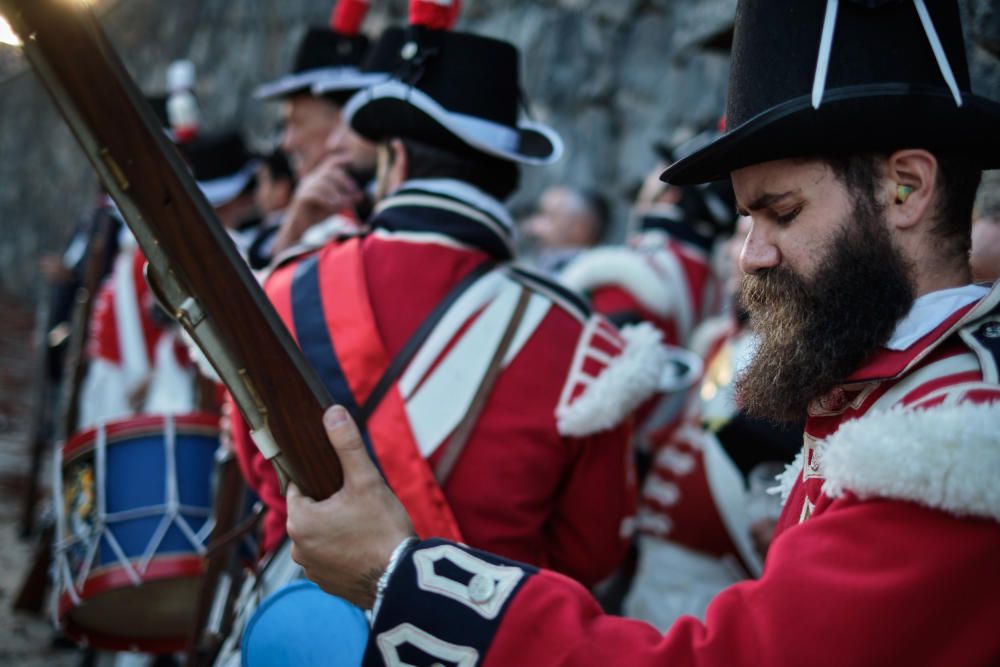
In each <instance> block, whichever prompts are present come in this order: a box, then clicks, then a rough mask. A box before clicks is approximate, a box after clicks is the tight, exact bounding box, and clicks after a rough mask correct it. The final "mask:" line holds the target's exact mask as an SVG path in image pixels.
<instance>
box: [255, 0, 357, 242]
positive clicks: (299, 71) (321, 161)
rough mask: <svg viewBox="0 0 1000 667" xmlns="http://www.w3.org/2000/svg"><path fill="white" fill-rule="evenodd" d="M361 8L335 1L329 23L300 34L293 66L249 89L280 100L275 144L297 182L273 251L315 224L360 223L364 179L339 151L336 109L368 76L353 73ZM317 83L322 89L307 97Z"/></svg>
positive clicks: (349, 0)
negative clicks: (279, 126)
mask: <svg viewBox="0 0 1000 667" xmlns="http://www.w3.org/2000/svg"><path fill="white" fill-rule="evenodd" d="M367 9H368V3H367V2H364V1H363V0H339V2H338V3H337V4H336V6H335V7H334V9H333V11H332V12H331V16H330V25H329V26H323V27H313V28H309V29H308V30H307V31H306V33H305V35H304V36H303V38H302V42H301V43H300V45H299V49H298V52H297V53H296V55H295V61H294V64H293V66H292V71H291V72H290V73H289V74H287V75H285V76H283V77H281V78H279V79H276V80H274V81H271V82H269V83H266V84H264V85H262V86H260V87H259V88H258V89H257V91H256V93H255V97H256V98H257V99H260V100H274V101H280V102H281V105H282V106H281V115H282V122H283V126H284V129H283V131H282V136H281V148H282V150H283V151H284V152H285V154H286V155H287V156H288V159H289V161H290V163H291V166H292V169H293V171H294V173H295V176H296V178H297V179H298V181H299V183H298V187H297V190H296V194H295V198H294V199H293V201H292V203H291V205H290V206H289V208H288V211H287V213H286V215H285V216H284V218H283V220H282V224H281V227H280V229H279V230H278V232H277V234H276V235H275V237H274V241H273V248H272V252H273V253H274V254H278V253H281V252H282V251H284V250H286V249H287V248H289V247H291V246H293V245H295V244H296V243H298V242H299V240H300V239H301V238H302V236H303V234H305V233H306V231H307V230H308V229H310V228H311V227H314V226H315V225H318V224H319V223H321V222H324V221H327V222H326V226H327V227H330V228H332V229H331V230H329V231H327V232H322V233H321V235H322V234H328V233H336V232H338V231H343V230H344V229H350V228H353V227H357V225H358V224H359V223H360V222H362V221H363V216H359V215H358V212H357V210H356V207H357V206H358V205H359V204H361V203H362V201H363V200H364V192H363V188H364V185H365V183H363V182H362V183H360V184H359V182H358V180H360V179H357V178H355V177H354V176H353V175H352V172H351V157H350V153H349V151H345V150H343V145H344V141H345V140H344V139H342V138H340V133H341V132H342V128H343V125H344V123H343V118H342V114H341V107H342V106H343V104H344V102H345V101H346V100H347V99H348V98H349V97H350V96H351V95H352V94H354V93H355V92H357V91H358V90H360V89H361V88H363V87H364V86H365V85H366V84H367V83H368V82H369V81H370V78H369V77H366V76H365V75H364V74H363V73H362V72H361V70H360V66H361V63H362V61H363V60H364V58H365V55H366V54H367V52H368V39H367V38H366V37H365V36H364V35H363V34H361V33H360V28H361V23H362V21H364V17H365V13H366V12H367ZM320 83H323V85H324V88H323V93H322V94H314V92H313V90H314V88H315V87H316V86H317V85H318V84H320ZM338 149H339V150H338Z"/></svg>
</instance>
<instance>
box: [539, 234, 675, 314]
mask: <svg viewBox="0 0 1000 667" xmlns="http://www.w3.org/2000/svg"><path fill="white" fill-rule="evenodd" d="M673 277H674V276H671V278H673ZM682 278H683V276H682ZM559 281H560V282H562V283H563V284H564V285H567V286H568V287H570V288H572V289H574V290H576V291H578V292H584V293H586V292H588V291H590V290H592V289H595V288H598V287H602V286H606V285H618V286H620V287H622V288H623V289H625V290H626V291H627V292H629V293H630V294H632V296H634V297H635V298H636V300H638V301H639V303H641V304H642V305H643V306H644V307H645V308H647V309H648V310H649V311H650V312H652V313H655V314H656V315H658V316H659V317H666V316H668V315H669V314H670V313H671V312H672V311H673V310H674V308H676V307H677V303H676V301H677V300H676V296H675V291H674V290H673V289H664V276H663V275H661V274H660V273H659V272H657V270H656V268H654V267H653V265H652V264H650V262H649V261H648V259H647V256H645V255H643V254H642V253H639V252H637V251H636V250H633V249H630V248H622V247H609V248H596V249H594V250H588V251H587V252H585V253H583V254H582V255H580V256H579V257H578V258H576V259H575V260H573V262H571V263H570V264H569V266H567V267H566V268H565V269H564V270H563V272H562V273H561V274H560V276H559ZM669 284H674V285H677V286H683V285H684V281H683V279H682V280H680V281H672V282H671V283H669Z"/></svg>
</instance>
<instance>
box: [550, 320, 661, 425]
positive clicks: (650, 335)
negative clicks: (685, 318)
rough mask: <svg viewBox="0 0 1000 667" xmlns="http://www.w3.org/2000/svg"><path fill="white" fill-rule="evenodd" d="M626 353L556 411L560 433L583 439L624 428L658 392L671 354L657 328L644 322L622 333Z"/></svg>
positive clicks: (626, 328)
mask: <svg viewBox="0 0 1000 667" xmlns="http://www.w3.org/2000/svg"><path fill="white" fill-rule="evenodd" d="M621 335H622V338H624V339H625V349H624V350H623V351H622V353H621V355H619V356H617V357H615V358H614V359H613V360H612V361H611V363H609V364H608V366H607V368H605V369H604V371H603V372H602V373H601V374H600V375H599V376H597V379H595V380H594V381H593V382H591V383H590V385H589V386H588V387H587V389H586V390H585V391H584V392H583V394H581V395H580V396H579V397H577V399H576V400H574V401H573V402H572V403H570V404H569V405H567V406H565V407H564V408H562V409H560V410H557V411H556V418H557V419H558V422H557V425H558V428H559V433H560V434H562V435H564V436H571V437H582V436H585V435H591V434H593V433H597V432H599V431H604V430H607V429H610V428H613V427H614V426H616V425H618V424H620V423H621V422H622V420H623V419H625V418H626V417H627V416H628V415H629V413H631V412H632V410H634V409H635V408H636V407H638V406H639V404H640V403H642V402H643V401H644V400H646V399H647V398H649V397H650V396H651V395H653V393H654V392H656V390H657V388H658V387H659V384H660V378H661V377H662V375H663V370H664V368H665V366H666V365H667V363H668V362H669V360H670V352H669V350H668V349H667V347H666V346H664V345H663V344H662V343H661V342H660V339H661V337H662V336H661V334H660V332H659V331H657V330H656V328H655V327H653V325H651V324H649V323H648V322H643V323H642V324H638V325H636V326H630V327H625V328H624V329H622V331H621Z"/></svg>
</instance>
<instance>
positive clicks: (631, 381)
mask: <svg viewBox="0 0 1000 667" xmlns="http://www.w3.org/2000/svg"><path fill="white" fill-rule="evenodd" d="M374 57H375V58H376V59H381V61H382V64H381V65H380V67H381V68H382V70H383V71H387V72H397V73H398V76H399V77H401V78H390V79H388V80H386V81H385V82H384V83H382V84H378V85H376V86H374V87H372V88H370V89H368V90H366V91H362V92H361V93H359V94H358V95H357V96H356V97H355V98H352V100H350V101H349V102H348V103H347V105H346V106H345V109H344V112H345V114H346V115H347V117H348V118H349V119H350V123H351V125H352V126H353V128H354V129H355V131H357V132H358V133H359V134H361V135H362V136H364V137H366V138H368V139H369V140H371V141H375V142H378V143H379V151H380V165H381V170H382V171H381V173H382V176H381V178H380V181H379V185H380V188H381V190H382V191H383V192H385V193H386V194H385V196H384V197H383V198H382V199H381V200H380V201H379V203H378V205H377V207H376V209H375V214H374V216H373V217H372V219H371V220H370V221H369V225H370V227H371V229H372V231H371V232H370V233H369V234H366V235H364V236H362V237H357V238H352V239H349V240H345V241H341V242H339V243H333V244H328V245H326V246H325V247H323V248H322V249H321V250H319V251H318V252H315V253H312V254H309V255H306V256H302V257H299V258H296V259H294V260H292V261H289V262H287V263H286V264H283V265H281V266H279V267H278V268H277V269H276V270H275V271H274V272H273V273H272V274H271V276H270V278H269V279H268V281H267V283H266V291H267V292H268V294H269V295H270V297H271V299H272V300H273V302H274V303H275V306H276V307H277V310H278V312H279V314H280V315H281V316H282V318H283V319H284V320H285V322H286V323H287V324H288V325H289V328H290V329H291V330H292V332H293V334H294V336H295V337H296V340H297V342H298V344H299V345H300V347H301V348H302V349H303V351H304V352H305V354H306V356H307V358H308V359H309V360H310V362H311V363H312V365H313V366H314V367H315V368H316V369H317V370H318V371H319V374H320V376H321V377H322V379H323V380H324V382H325V383H326V384H327V387H328V389H329V390H330V392H331V394H332V395H333V396H334V398H335V399H336V400H337V401H338V402H339V403H341V404H342V405H345V406H348V409H349V410H350V412H351V413H352V416H353V417H354V418H355V419H356V420H357V421H358V422H359V423H361V424H362V428H363V431H364V440H365V445H366V447H367V448H368V449H369V451H370V452H371V455H372V458H373V459H374V460H375V461H376V462H377V465H378V466H379V469H380V471H381V473H382V474H383V475H384V476H385V479H386V480H387V481H388V483H389V484H390V486H391V487H392V488H393V490H394V492H395V493H396V494H397V495H398V496H399V497H400V499H401V500H402V502H403V503H404V505H406V507H407V510H408V512H409V513H410V515H411V516H412V517H413V521H414V524H415V529H416V531H417V532H418V534H420V535H422V536H424V537H431V536H438V537H448V538H450V539H455V540H461V541H463V542H465V543H468V544H471V545H475V546H478V547H481V548H485V549H489V550H492V551H496V552H498V553H501V554H504V555H506V556H508V557H511V558H516V559H518V560H522V561H525V562H530V563H535V564H538V565H541V566H545V567H551V568H553V569H556V570H558V571H560V572H563V573H565V574H567V575H569V576H571V577H573V578H574V579H577V580H579V581H581V582H583V583H585V584H588V585H589V584H593V583H595V582H597V581H598V580H600V579H601V578H603V577H604V576H606V575H607V574H608V573H609V572H610V571H611V570H612V569H613V568H614V567H615V566H616V565H617V564H618V562H619V560H620V559H621V557H622V555H623V553H624V550H625V548H626V546H627V544H628V538H629V536H630V530H631V525H632V518H633V514H634V509H635V494H636V490H635V485H634V476H633V474H632V471H631V459H630V448H629V434H630V426H631V422H630V414H631V412H632V410H633V409H634V408H635V407H636V406H637V405H638V404H639V403H640V402H641V401H643V400H644V399H646V398H647V397H648V396H649V395H651V393H652V392H653V391H654V390H655V389H656V385H657V381H658V379H659V375H660V372H661V370H662V369H663V367H664V365H665V361H666V350H665V349H664V348H663V347H662V346H661V345H660V344H659V342H658V341H659V338H660V337H659V334H658V333H657V332H656V331H655V330H654V329H653V328H652V327H650V326H648V325H645V326H639V327H633V328H630V329H625V330H622V331H618V330H617V329H616V328H615V327H614V326H612V325H611V324H610V323H609V322H608V321H607V320H605V319H604V318H602V317H600V316H597V315H594V314H592V313H591V312H590V311H589V310H588V309H587V307H586V306H585V305H584V304H582V303H581V302H580V301H579V300H578V299H577V298H576V297H575V296H574V295H573V294H572V293H570V292H568V291H567V290H565V289H563V288H560V287H559V286H557V285H555V284H553V283H551V282H549V281H548V280H546V279H545V278H543V277H541V276H539V275H536V274H534V273H531V272H529V271H526V270H523V269H521V268H518V267H516V266H513V265H512V264H511V263H510V260H511V259H512V256H513V250H512V248H513V238H512V237H513V232H514V227H513V223H512V221H511V218H510V216H509V214H508V213H507V211H506V210H505V209H504V207H503V205H502V204H501V203H500V202H501V200H503V199H505V198H506V197H507V196H509V195H510V194H511V193H512V192H513V190H514V189H515V187H516V184H517V181H518V174H519V167H518V164H519V163H521V164H524V163H526V164H546V163H549V162H552V161H553V160H555V159H556V158H557V157H558V156H559V154H560V152H561V143H560V141H559V138H558V136H557V135H556V134H555V133H554V132H553V131H552V130H550V129H549V128H546V127H543V126H539V125H535V124H529V123H518V121H517V112H518V108H519V106H518V105H519V102H518V92H517V91H518V88H517V51H516V50H515V49H514V48H513V47H512V46H510V45H509V44H507V43H504V42H500V41H496V40H492V39H487V38H483V37H478V36H475V35H470V34H463V33H453V32H446V31H440V30H432V29H430V28H427V27H426V26H411V27H410V28H409V29H407V30H401V29H399V30H390V31H388V32H387V33H386V34H385V35H384V36H383V37H382V39H381V40H380V42H379V43H378V45H377V46H376V47H375V56H374ZM472 63H478V64H479V66H478V67H471V66H470V65H471V64H472ZM485 63H492V64H491V67H492V68H493V71H494V73H493V75H492V78H491V79H490V80H489V81H484V80H482V78H481V76H480V69H479V67H482V66H483V65H484V64H485ZM410 80H412V81H416V84H415V85H410V84H407V83H404V81H410ZM472 93H474V94H472ZM236 435H237V438H236V440H237V444H238V451H239V452H240V457H241V460H242V462H243V467H244V469H245V471H246V472H247V476H248V478H249V479H250V480H251V482H252V484H253V485H254V486H255V487H256V489H257V491H258V493H259V494H260V496H261V498H262V499H263V500H264V501H265V502H266V503H267V504H268V505H269V506H270V508H271V513H270V517H269V518H268V520H267V526H266V528H267V530H266V536H265V542H266V544H265V547H266V548H272V547H273V546H274V545H275V544H276V542H277V541H278V539H280V537H281V534H282V529H283V527H284V499H283V498H282V497H281V494H280V489H279V486H278V480H277V478H276V476H275V474H274V472H273V470H272V469H271V468H270V465H269V464H268V462H267V461H266V460H265V459H264V458H263V457H262V456H261V455H260V454H258V453H257V452H256V450H255V449H254V448H253V445H252V444H250V442H249V438H247V437H245V436H244V435H243V434H242V433H241V432H240V429H239V428H237V430H236Z"/></svg>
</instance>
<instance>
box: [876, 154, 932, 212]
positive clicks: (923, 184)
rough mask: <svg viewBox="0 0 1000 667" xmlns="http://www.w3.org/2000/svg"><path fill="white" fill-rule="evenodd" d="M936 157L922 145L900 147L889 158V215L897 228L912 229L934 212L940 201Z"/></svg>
mask: <svg viewBox="0 0 1000 667" xmlns="http://www.w3.org/2000/svg"><path fill="white" fill-rule="evenodd" d="M937 178H938V162H937V159H936V158H935V157H934V156H933V155H932V154H931V153H930V152H928V151H925V150H923V149H921V148H907V149H903V150H898V151H896V152H894V153H892V155H890V156H889V158H888V159H887V160H886V171H885V180H884V181H883V183H884V184H885V187H886V188H888V190H889V191H888V192H887V193H885V198H884V199H883V201H888V203H889V205H888V207H886V209H885V213H886V219H887V220H888V221H889V224H891V225H892V226H893V227H894V228H896V229H900V230H903V229H910V228H912V227H914V226H915V225H917V223H919V222H920V221H921V220H923V219H924V218H926V217H927V216H929V215H933V213H934V208H933V207H934V206H935V205H936V201H937Z"/></svg>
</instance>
